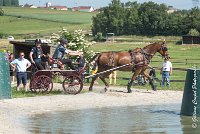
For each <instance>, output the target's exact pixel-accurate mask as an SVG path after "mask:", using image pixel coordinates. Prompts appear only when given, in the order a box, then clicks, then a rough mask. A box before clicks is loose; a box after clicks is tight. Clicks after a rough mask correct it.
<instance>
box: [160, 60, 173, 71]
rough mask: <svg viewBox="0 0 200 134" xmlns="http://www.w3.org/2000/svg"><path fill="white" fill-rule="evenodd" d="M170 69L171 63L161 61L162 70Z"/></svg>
mask: <svg viewBox="0 0 200 134" xmlns="http://www.w3.org/2000/svg"><path fill="white" fill-rule="evenodd" d="M170 69H172V63H171V62H170V61H166V62H163V65H162V71H170Z"/></svg>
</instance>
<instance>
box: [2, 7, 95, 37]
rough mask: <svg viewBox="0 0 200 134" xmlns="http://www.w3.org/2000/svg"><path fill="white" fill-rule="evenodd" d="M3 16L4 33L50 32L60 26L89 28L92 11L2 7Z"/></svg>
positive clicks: (72, 28) (71, 28) (70, 28)
mask: <svg viewBox="0 0 200 134" xmlns="http://www.w3.org/2000/svg"><path fill="white" fill-rule="evenodd" d="M3 10H4V12H5V16H2V17H0V32H1V33H4V34H7V35H9V34H12V35H19V34H33V33H38V34H45V35H46V34H50V33H52V32H57V31H58V30H60V29H61V28H62V27H66V28H67V29H68V30H69V31H73V30H75V29H83V30H90V29H91V23H92V16H94V15H95V14H94V13H85V12H72V11H57V10H51V9H30V8H19V7H17V8H16V7H3Z"/></svg>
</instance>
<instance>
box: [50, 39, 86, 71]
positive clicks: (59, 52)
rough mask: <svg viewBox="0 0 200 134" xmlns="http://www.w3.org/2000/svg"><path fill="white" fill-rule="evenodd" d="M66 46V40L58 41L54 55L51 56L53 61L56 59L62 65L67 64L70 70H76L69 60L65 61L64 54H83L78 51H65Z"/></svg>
mask: <svg viewBox="0 0 200 134" xmlns="http://www.w3.org/2000/svg"><path fill="white" fill-rule="evenodd" d="M67 45H68V41H67V40H66V39H63V38H62V39H61V40H60V44H59V45H58V46H57V48H56V50H55V52H54V54H53V58H54V59H58V60H59V61H60V62H62V64H67V65H68V66H69V67H70V69H72V70H76V69H75V67H74V65H73V64H72V61H71V60H70V59H65V58H63V57H64V54H65V53H66V54H69V55H79V56H80V55H83V52H79V51H72V50H69V49H67Z"/></svg>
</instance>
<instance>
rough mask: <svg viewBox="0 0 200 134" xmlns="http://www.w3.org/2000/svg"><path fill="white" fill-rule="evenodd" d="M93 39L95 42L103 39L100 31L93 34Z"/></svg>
mask: <svg viewBox="0 0 200 134" xmlns="http://www.w3.org/2000/svg"><path fill="white" fill-rule="evenodd" d="M94 40H95V41H97V42H100V41H103V35H102V33H100V32H98V33H97V34H96V35H95V36H94Z"/></svg>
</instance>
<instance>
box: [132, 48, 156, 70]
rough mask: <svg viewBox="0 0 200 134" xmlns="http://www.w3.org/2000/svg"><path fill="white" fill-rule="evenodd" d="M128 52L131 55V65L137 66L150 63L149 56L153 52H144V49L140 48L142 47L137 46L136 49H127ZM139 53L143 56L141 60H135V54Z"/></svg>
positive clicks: (151, 55)
mask: <svg viewBox="0 0 200 134" xmlns="http://www.w3.org/2000/svg"><path fill="white" fill-rule="evenodd" d="M129 53H130V55H131V63H132V65H133V66H134V67H137V66H144V65H145V66H148V65H149V63H150V60H151V58H152V57H153V54H150V53H147V52H145V50H144V49H142V48H138V49H134V50H129ZM139 53H140V54H142V56H143V58H142V59H143V60H141V61H139V62H137V60H136V56H137V55H138V54H139Z"/></svg>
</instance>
